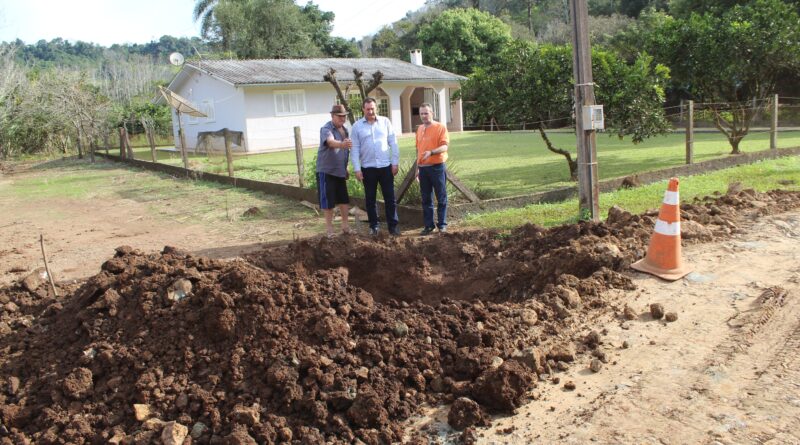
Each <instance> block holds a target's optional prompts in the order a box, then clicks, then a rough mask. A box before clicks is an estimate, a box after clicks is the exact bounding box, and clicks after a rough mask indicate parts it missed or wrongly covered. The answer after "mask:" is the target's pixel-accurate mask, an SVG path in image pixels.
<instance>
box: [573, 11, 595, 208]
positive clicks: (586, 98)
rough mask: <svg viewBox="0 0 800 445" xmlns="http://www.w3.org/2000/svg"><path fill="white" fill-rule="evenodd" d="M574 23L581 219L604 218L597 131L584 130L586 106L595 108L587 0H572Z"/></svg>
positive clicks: (576, 129)
mask: <svg viewBox="0 0 800 445" xmlns="http://www.w3.org/2000/svg"><path fill="white" fill-rule="evenodd" d="M569 15H570V21H571V22H572V59H573V68H572V72H573V74H574V76H575V133H576V136H577V140H578V144H577V145H578V202H579V209H580V215H579V217H580V219H582V220H583V219H591V220H592V221H597V220H598V219H599V218H600V207H599V205H598V197H599V188H598V185H597V143H596V140H595V131H594V130H593V129H591V128H589V129H588V130H587V129H585V128H584V125H585V122H583V107H584V106H586V105H594V83H593V82H592V49H591V46H590V45H589V26H588V22H589V12H588V7H587V6H586V0H569Z"/></svg>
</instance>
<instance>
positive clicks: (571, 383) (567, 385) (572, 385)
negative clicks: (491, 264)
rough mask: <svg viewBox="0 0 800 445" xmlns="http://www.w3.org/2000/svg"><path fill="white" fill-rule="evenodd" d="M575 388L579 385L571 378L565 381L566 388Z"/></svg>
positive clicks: (572, 389)
mask: <svg viewBox="0 0 800 445" xmlns="http://www.w3.org/2000/svg"><path fill="white" fill-rule="evenodd" d="M575 388H577V385H575V382H573V381H572V380H569V381H567V382H565V383H564V389H566V390H567V391H574V390H575Z"/></svg>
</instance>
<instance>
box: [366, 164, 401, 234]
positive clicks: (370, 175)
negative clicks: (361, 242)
mask: <svg viewBox="0 0 800 445" xmlns="http://www.w3.org/2000/svg"><path fill="white" fill-rule="evenodd" d="M361 173H362V174H363V175H364V200H365V201H366V207H367V209H366V210H367V217H368V218H369V227H370V228H371V229H375V228H377V227H378V202H377V195H378V185H380V186H381V194H383V203H384V206H385V207H386V225H387V226H388V228H389V230H392V229H393V228H395V227H397V223H398V222H399V221H398V218H397V202H395V197H394V175H392V166H391V165H390V166H387V167H380V168H378V167H367V168H361Z"/></svg>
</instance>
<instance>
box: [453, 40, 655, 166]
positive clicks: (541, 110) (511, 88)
mask: <svg viewBox="0 0 800 445" xmlns="http://www.w3.org/2000/svg"><path fill="white" fill-rule="evenodd" d="M592 70H593V77H594V82H595V84H596V85H597V86H596V88H595V95H596V98H597V102H598V103H600V104H603V105H604V111H605V124H606V128H607V129H609V130H610V131H612V132H613V133H614V134H616V135H617V136H618V137H620V138H622V137H623V136H626V135H629V136H631V139H632V140H633V142H634V143H638V142H640V141H642V140H644V139H645V138H647V137H649V136H652V135H655V134H660V133H663V132H665V131H667V129H668V128H669V125H668V123H667V121H666V120H665V118H664V114H663V108H662V102H663V100H664V85H665V84H666V81H667V78H668V70H667V69H666V68H665V67H663V66H660V65H655V64H653V63H652V58H650V57H649V56H646V55H642V56H640V57H639V58H638V59H637V60H636V61H635V62H634V63H631V64H628V63H626V62H625V61H624V60H623V59H621V58H620V57H619V56H617V55H616V54H615V53H612V52H610V51H605V50H600V49H597V48H594V49H593V50H592ZM572 75H573V73H572V50H571V48H570V47H569V46H554V45H535V44H533V43H530V42H524V41H515V42H514V43H513V44H511V45H509V46H508V47H507V48H506V49H505V50H504V51H503V52H502V53H501V54H500V57H499V58H498V61H497V62H496V63H495V64H494V65H490V66H488V67H481V68H479V69H476V70H475V71H474V73H473V74H472V75H471V76H470V77H469V80H468V81H467V82H466V83H465V84H464V85H463V89H462V91H463V94H464V95H465V96H466V97H468V98H469V99H470V100H472V101H474V103H473V108H472V111H471V112H470V113H471V117H472V118H473V119H475V120H477V121H478V122H482V123H483V122H490V121H491V122H497V123H498V124H500V125H505V126H510V127H513V128H520V129H521V128H537V129H538V130H539V134H540V135H541V137H542V139H543V140H544V142H545V145H546V146H547V149H548V150H550V151H552V152H554V153H557V154H560V155H562V156H564V157H565V159H566V161H567V164H568V166H569V171H570V177H571V178H572V179H573V180H576V179H577V163H576V161H575V160H573V159H572V155H571V154H570V152H569V151H567V150H564V149H562V148H559V147H556V146H554V145H553V144H552V142H551V141H550V140H549V138H548V137H547V132H546V130H547V129H548V128H552V127H564V126H567V125H570V124H572V122H573V117H572V114H573V106H574V105H573V104H574V101H573V97H572V95H573V87H574V85H573V84H574V80H573V77H572Z"/></svg>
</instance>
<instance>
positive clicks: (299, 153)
mask: <svg viewBox="0 0 800 445" xmlns="http://www.w3.org/2000/svg"><path fill="white" fill-rule="evenodd" d="M294 154H295V156H296V157H297V175H298V176H299V177H300V178H299V180H298V182H299V184H300V188H305V186H306V178H305V174H306V167H305V165H304V164H303V139H302V138H301V137H300V127H294Z"/></svg>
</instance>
